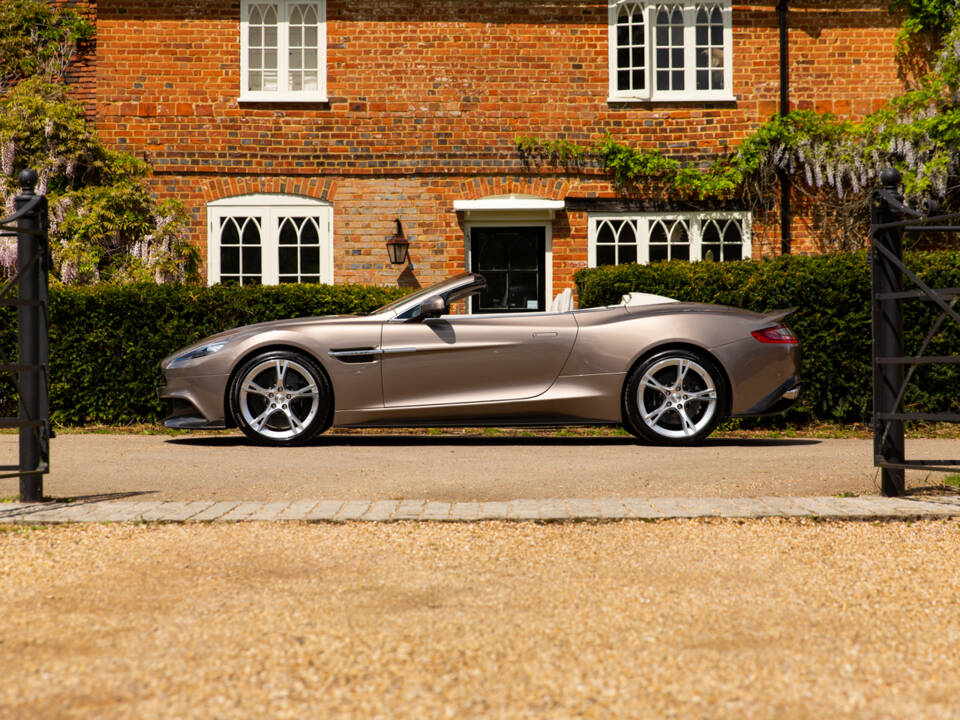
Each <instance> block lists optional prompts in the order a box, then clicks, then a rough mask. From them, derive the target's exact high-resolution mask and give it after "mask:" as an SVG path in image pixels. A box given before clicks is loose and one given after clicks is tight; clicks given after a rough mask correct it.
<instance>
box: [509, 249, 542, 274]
mask: <svg viewBox="0 0 960 720" xmlns="http://www.w3.org/2000/svg"><path fill="white" fill-rule="evenodd" d="M510 250H511V252H510V269H511V270H536V269H537V268H538V267H539V265H540V263H539V252H538V251H539V247H538V246H537V243H532V242H519V243H516V244H515V245H513V246H512V247H511V248H510Z"/></svg>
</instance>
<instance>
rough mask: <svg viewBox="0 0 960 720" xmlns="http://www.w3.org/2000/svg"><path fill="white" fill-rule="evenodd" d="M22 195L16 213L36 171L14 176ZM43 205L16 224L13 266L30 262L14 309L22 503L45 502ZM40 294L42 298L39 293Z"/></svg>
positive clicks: (28, 193) (27, 196) (28, 194)
mask: <svg viewBox="0 0 960 720" xmlns="http://www.w3.org/2000/svg"><path fill="white" fill-rule="evenodd" d="M18 180H19V182H20V188H21V192H20V194H19V195H17V197H16V198H14V204H15V207H16V209H17V210H20V209H21V208H23V207H24V206H25V205H27V203H29V202H30V201H31V200H33V199H34V197H35V195H34V192H33V189H34V187H35V186H36V183H37V173H36V172H35V171H33V170H24V171H23V172H21V173H20V176H19V178H18ZM43 210H44V208H43V206H42V204H41V205H40V206H38V207H37V211H36V212H28V213H26V214H25V215H24V216H23V217H21V218H20V219H19V221H18V223H17V266H18V268H23V265H24V264H25V263H26V264H29V268H28V269H27V272H24V273H23V275H22V276H21V277H20V282H19V283H18V286H17V298H18V299H19V300H20V301H21V302H22V304H20V306H19V308H18V309H17V335H18V345H19V356H18V359H17V364H18V365H19V366H20V372H19V373H18V375H19V381H20V388H21V393H20V418H19V419H20V473H21V474H20V502H40V501H42V500H43V475H42V473H41V472H40V466H41V463H42V462H43V461H45V460H46V458H45V455H46V452H45V445H46V442H47V433H48V428H47V427H46V426H45V422H44V420H45V418H46V412H45V407H44V405H45V404H46V402H47V398H46V378H45V377H44V376H43V371H42V368H41V363H44V364H45V363H46V358H43V357H42V355H43V352H42V351H43V349H44V347H45V344H46V343H45V340H46V338H45V335H46V332H45V331H46V327H45V326H46V318H44V317H43V308H42V307H41V300H42V298H43V294H45V293H44V291H45V290H46V271H47V268H46V254H47V252H46V251H47V248H46V247H45V243H43V241H42V237H41V232H42V231H43V230H44V229H45V228H44V227H43V225H44V220H43V218H44V212H43ZM42 293H43V294H42Z"/></svg>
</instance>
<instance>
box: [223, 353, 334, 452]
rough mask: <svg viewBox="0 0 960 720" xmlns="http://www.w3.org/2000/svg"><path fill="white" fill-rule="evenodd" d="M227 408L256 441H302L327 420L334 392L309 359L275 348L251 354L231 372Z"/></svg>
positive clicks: (325, 425) (277, 443)
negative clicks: (236, 369)
mask: <svg viewBox="0 0 960 720" xmlns="http://www.w3.org/2000/svg"><path fill="white" fill-rule="evenodd" d="M230 412H231V414H232V415H233V419H234V420H235V421H236V423H237V427H239V428H240V429H241V430H242V431H243V434H244V435H246V436H247V437H248V438H250V439H251V440H253V441H254V442H255V443H257V444H258V445H273V446H279V447H282V446H293V445H303V444H304V443H306V442H309V441H310V440H311V439H313V438H314V437H316V436H317V435H318V434H320V433H322V432H323V431H324V430H326V429H327V428H328V427H329V426H330V421H331V420H332V416H333V393H332V392H331V388H330V381H329V380H328V379H327V375H326V373H325V372H324V371H323V370H322V369H321V368H320V367H319V366H318V365H317V363H316V362H314V361H313V360H312V359H310V358H308V357H306V356H305V355H302V354H300V353H296V352H289V351H286V350H274V351H271V352H266V353H262V354H260V355H257V356H255V357H253V358H251V359H250V360H248V361H247V362H245V363H244V364H243V366H241V367H240V369H239V370H238V371H237V373H236V374H235V375H234V379H233V383H232V385H231V387H230Z"/></svg>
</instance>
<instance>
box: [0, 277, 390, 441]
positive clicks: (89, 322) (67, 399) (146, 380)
mask: <svg viewBox="0 0 960 720" xmlns="http://www.w3.org/2000/svg"><path fill="white" fill-rule="evenodd" d="M404 292H405V291H404V290H400V289H398V288H382V287H366V286H362V285H292V284H290V285H277V286H269V287H268V286H247V287H236V286H215V287H199V286H190V285H151V284H142V285H123V286H99V287H81V288H75V287H54V288H51V290H50V375H51V383H50V406H51V418H52V420H53V422H54V423H55V424H60V425H82V424H91V423H104V424H127V423H139V422H157V421H159V420H161V419H162V418H163V414H164V413H163V407H162V404H161V402H160V401H159V400H158V398H157V393H156V390H157V387H158V386H159V385H160V383H161V375H160V368H159V363H160V360H161V359H163V358H164V357H165V356H167V355H169V354H170V353H172V352H174V351H176V350H177V349H179V348H181V347H183V346H184V345H188V344H190V343H193V342H195V341H197V340H199V339H201V338H203V337H206V336H207V335H212V334H214V333H216V332H220V331H221V330H226V329H229V328H233V327H237V326H240V325H249V324H251V323H257V322H265V321H267V320H277V319H281V318H295V317H311V316H316V315H337V314H341V313H361V312H369V311H370V310H374V309H376V308H377V307H379V306H381V305H384V304H386V303H388V302H390V301H391V300H393V299H395V298H397V297H400V296H401V295H403V294H404ZM0 311H3V312H0V347H2V348H3V350H4V352H6V353H7V356H8V357H11V358H12V357H13V356H14V355H15V348H16V323H15V314H14V312H15V310H14V309H13V308H0ZM16 414H17V407H16V397H15V395H14V389H13V385H12V383H11V382H10V381H9V379H8V378H4V377H3V376H0V416H14V415H16Z"/></svg>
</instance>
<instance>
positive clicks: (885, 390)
mask: <svg viewBox="0 0 960 720" xmlns="http://www.w3.org/2000/svg"><path fill="white" fill-rule="evenodd" d="M880 182H881V183H882V185H883V190H882V191H879V192H875V193H874V194H873V197H872V202H871V203H870V224H871V225H872V226H874V227H876V226H877V225H882V224H885V223H893V222H896V221H898V220H899V219H900V218H901V213H900V212H899V210H898V209H896V208H894V207H892V206H891V203H890V202H888V201H887V198H886V197H884V195H887V196H888V197H893V198H895V199H896V201H897V203H902V202H903V198H902V197H901V196H900V195H899V194H898V193H897V189H898V187H899V185H900V173H899V172H897V170H895V169H894V168H887V169H886V170H884V171H883V172H881V173H880ZM871 242H872V243H873V244H874V245H883V246H884V247H885V248H887V249H888V250H890V251H891V252H892V253H893V256H894V257H896V258H897V259H902V257H903V231H902V229H901V228H899V227H896V228H882V229H874V230H872V233H871ZM870 258H871V274H872V276H873V283H872V284H873V290H872V295H873V297H872V298H871V299H872V301H873V302H872V305H873V452H874V455H875V456H876V457H878V458H882V460H883V462H885V463H892V464H901V465H902V464H903V462H904V457H905V447H904V438H903V420H900V419H889V418H888V419H884V420H881V419H880V418H881V414H890V413H900V414H902V413H903V400H902V399H900V400H899V403H898V402H897V401H898V394H899V390H900V387H901V385H903V365H902V364H900V363H898V362H892V363H891V362H886V363H885V362H880V361H879V360H881V359H883V358H900V357H902V356H903V300H902V299H900V298H891V297H890V296H889V294H890V293H899V292H901V291H902V290H903V273H902V272H901V270H900V268H898V267H897V266H896V265H894V264H893V263H892V262H890V260H889V259H887V257H886V256H885V254H884V253H882V252H879V251H878V250H877V249H876V248H871V250H870ZM884 296H886V297H884ZM881 491H882V492H883V494H884V495H886V496H888V497H898V496H901V495H903V494H904V492H905V491H906V486H905V483H904V470H903V468H889V467H883V468H882V469H881Z"/></svg>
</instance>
